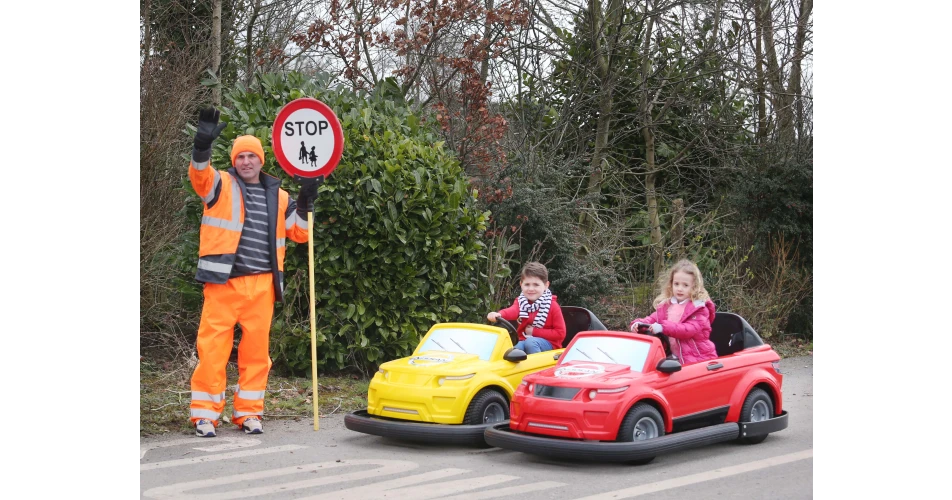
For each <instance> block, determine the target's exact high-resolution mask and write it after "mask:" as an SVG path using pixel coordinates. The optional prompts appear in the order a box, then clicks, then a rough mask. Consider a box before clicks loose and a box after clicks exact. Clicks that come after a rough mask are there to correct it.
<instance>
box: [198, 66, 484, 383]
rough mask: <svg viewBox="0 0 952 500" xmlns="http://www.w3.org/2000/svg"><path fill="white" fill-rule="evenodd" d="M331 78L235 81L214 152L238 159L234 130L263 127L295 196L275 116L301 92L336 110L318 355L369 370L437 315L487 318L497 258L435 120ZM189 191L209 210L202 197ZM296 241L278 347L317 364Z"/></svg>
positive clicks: (318, 217)
mask: <svg viewBox="0 0 952 500" xmlns="http://www.w3.org/2000/svg"><path fill="white" fill-rule="evenodd" d="M325 81H326V80H324V79H322V78H320V77H315V78H308V77H305V76H304V75H301V74H297V73H290V74H287V75H274V74H268V75H262V76H260V77H259V79H258V82H257V84H256V85H255V87H256V88H254V89H245V88H241V87H238V88H236V89H234V90H232V91H230V92H228V93H227V94H226V95H225V99H227V101H228V103H229V104H228V105H226V106H224V107H223V109H222V120H223V121H226V122H228V126H227V127H226V128H225V130H224V131H223V133H222V136H221V137H220V138H219V140H217V141H216V143H215V146H214V148H213V152H212V162H213V165H216V166H222V165H228V164H229V161H230V160H229V156H228V151H229V149H230V146H231V142H232V140H233V139H234V138H235V137H236V136H238V135H241V134H252V135H255V136H257V137H258V138H259V139H261V142H262V144H263V145H264V149H265V157H266V158H265V160H266V161H265V165H264V167H263V169H262V170H263V171H264V172H266V173H268V174H270V175H273V176H275V177H278V178H279V179H281V180H282V187H283V188H284V189H285V190H287V191H288V192H289V193H291V195H292V197H294V196H296V194H297V191H298V187H297V186H296V185H295V183H294V181H293V180H292V179H291V178H290V177H289V176H288V175H287V174H286V173H285V172H284V171H283V170H282V169H281V168H280V166H279V165H278V164H277V162H276V161H275V159H274V154H273V151H272V148H271V141H270V135H271V128H272V125H273V121H274V118H275V116H277V113H278V111H279V109H280V108H281V107H282V106H283V105H284V104H286V103H288V102H290V101H292V100H294V99H297V98H300V97H313V98H315V99H318V100H320V101H322V102H324V103H325V104H327V105H328V106H329V107H330V108H331V109H333V110H334V112H335V114H337V117H338V118H339V119H340V121H341V125H342V128H343V132H344V151H343V156H342V158H341V161H340V164H339V165H338V167H337V169H336V170H335V171H334V172H333V174H331V176H330V177H329V178H328V179H327V181H326V182H325V183H324V184H323V185H322V186H321V187H320V189H319V191H318V199H317V201H316V202H315V215H314V228H313V240H314V287H315V296H316V305H315V309H316V311H315V318H316V319H315V322H316V330H317V356H318V366H319V367H323V368H328V369H330V370H342V369H345V368H358V369H360V370H363V371H365V372H366V371H369V370H372V369H374V368H375V365H376V364H377V363H379V362H382V361H386V360H390V359H394V358H397V357H401V356H406V355H408V354H410V353H411V352H412V350H413V348H414V347H416V345H417V343H418V341H419V339H420V337H421V336H422V335H423V334H424V333H426V331H427V330H428V329H429V328H430V326H432V324H433V323H435V322H440V321H481V318H482V316H483V314H484V312H485V311H484V309H485V306H484V304H483V298H484V297H486V296H487V295H488V293H487V288H486V285H485V280H484V279H481V278H480V276H479V270H480V269H482V268H484V267H485V260H486V256H485V252H484V244H483V243H482V242H481V241H480V236H481V234H482V232H483V231H484V230H485V228H486V219H487V217H488V212H486V213H484V212H481V211H479V210H478V209H477V208H476V205H475V192H474V191H473V190H472V189H470V187H469V185H468V184H467V182H466V180H465V178H464V176H463V175H462V170H461V168H460V166H459V163H458V161H457V160H456V159H455V158H454V156H453V155H452V153H450V152H448V151H447V150H446V149H444V148H443V143H442V141H440V140H439V137H438V135H437V134H436V131H435V129H434V128H431V127H430V126H428V125H427V124H426V123H424V122H423V120H421V119H420V118H419V117H418V116H417V115H415V114H414V113H413V112H412V111H411V110H410V109H409V108H408V107H407V106H406V105H405V104H404V103H403V102H399V101H394V100H390V99H389V98H387V97H384V96H381V95H368V94H365V93H360V94H356V93H353V92H350V91H347V90H342V89H330V88H328V87H327V85H326V84H325V83H324V82H325ZM190 203H191V204H192V206H191V210H192V211H194V213H200V211H201V204H200V202H199V201H198V198H197V197H195V196H194V195H193V196H192V197H190ZM197 230H198V226H197V224H196V225H195V229H194V232H197ZM287 244H288V254H287V257H286V259H285V301H284V303H280V304H278V308H277V310H276V313H275V322H274V326H273V328H272V330H271V341H272V357H273V358H274V361H275V367H276V368H279V369H280V368H283V369H285V370H286V371H289V372H291V373H302V372H304V373H306V372H308V371H309V370H310V366H311V351H310V319H309V278H308V247H307V244H302V245H296V244H295V243H294V242H292V241H290V240H288V241H287ZM193 260H194V258H193ZM193 269H194V268H193Z"/></svg>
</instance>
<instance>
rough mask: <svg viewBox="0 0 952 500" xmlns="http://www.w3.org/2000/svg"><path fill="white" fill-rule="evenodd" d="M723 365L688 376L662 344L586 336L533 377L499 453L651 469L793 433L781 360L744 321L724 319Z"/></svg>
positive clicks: (499, 439) (704, 366) (719, 339)
mask: <svg viewBox="0 0 952 500" xmlns="http://www.w3.org/2000/svg"><path fill="white" fill-rule="evenodd" d="M711 340H712V341H713V342H714V344H715V346H716V347H717V353H718V357H717V358H716V359H712V360H707V361H702V362H699V363H694V364H690V365H687V366H681V363H679V362H678V360H677V359H676V358H674V357H671V356H670V353H668V352H666V350H667V346H668V342H667V338H666V337H665V336H664V335H663V334H662V335H658V336H654V335H651V334H640V333H631V332H618V331H588V332H581V333H579V334H578V335H576V337H575V338H574V339H573V340H572V342H571V343H570V344H569V345H568V347H567V348H566V349H565V351H564V352H563V353H562V354H561V356H560V359H559V362H558V363H557V364H556V365H555V366H554V367H551V368H548V369H546V370H543V371H540V372H537V373H533V374H531V375H527V376H526V377H525V378H523V381H522V383H521V384H520V386H519V387H518V388H517V390H516V392H515V394H514V395H513V398H512V402H511V405H510V421H509V422H508V423H506V422H501V423H498V424H495V425H493V426H491V427H489V428H487V429H486V431H485V436H484V437H485V439H486V443H487V444H489V445H491V446H497V447H500V448H506V449H511V450H517V451H522V452H525V453H531V454H537V455H545V456H549V457H555V458H568V459H573V460H579V459H581V460H592V461H613V462H633V463H648V462H650V461H651V460H652V459H654V457H655V456H657V455H661V454H664V453H669V452H673V451H676V450H680V449H685V448H691V447H696V446H703V445H708V444H713V443H717V442H721V441H730V440H739V441H741V442H746V443H751V444H754V443H759V442H761V441H763V440H764V439H766V437H767V435H768V434H769V433H771V432H776V431H779V430H782V429H785V428H786V427H787V412H786V411H784V410H783V393H782V391H781V386H782V383H783V376H782V375H781V374H780V369H779V362H780V356H779V355H777V353H776V352H774V350H773V349H771V348H770V346H769V345H766V344H764V342H763V340H762V339H761V338H760V336H759V335H757V332H755V331H754V329H753V328H751V326H750V325H749V324H748V323H747V321H745V320H744V319H743V318H741V317H740V316H738V315H736V314H732V313H727V312H718V313H717V314H716V316H715V319H714V324H713V325H712V332H711Z"/></svg>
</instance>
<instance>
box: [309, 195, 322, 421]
mask: <svg viewBox="0 0 952 500" xmlns="http://www.w3.org/2000/svg"><path fill="white" fill-rule="evenodd" d="M307 260H308V265H307V269H308V274H309V275H310V281H311V295H310V296H311V378H312V379H313V380H314V385H313V389H312V390H311V392H312V395H313V396H314V430H315V431H316V430H318V429H319V427H320V425H319V423H318V418H319V415H320V412H319V411H318V409H317V388H318V387H319V386H318V384H317V318H315V317H314V211H313V210H312V211H310V212H308V214H307Z"/></svg>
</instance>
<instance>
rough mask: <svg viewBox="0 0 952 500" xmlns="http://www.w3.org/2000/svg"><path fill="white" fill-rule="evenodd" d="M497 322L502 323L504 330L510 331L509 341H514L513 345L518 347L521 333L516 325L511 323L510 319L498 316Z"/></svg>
mask: <svg viewBox="0 0 952 500" xmlns="http://www.w3.org/2000/svg"><path fill="white" fill-rule="evenodd" d="M496 322H497V323H501V324H502V327H503V328H505V329H506V330H509V339H510V340H512V345H516V343H517V342H519V331H518V330H517V329H516V327H515V325H513V324H512V323H510V322H509V320H508V319H506V318H503V317H502V316H497V317H496Z"/></svg>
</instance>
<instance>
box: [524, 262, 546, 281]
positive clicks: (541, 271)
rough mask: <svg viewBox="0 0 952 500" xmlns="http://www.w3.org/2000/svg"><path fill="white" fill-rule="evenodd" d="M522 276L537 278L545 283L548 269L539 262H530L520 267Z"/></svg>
mask: <svg viewBox="0 0 952 500" xmlns="http://www.w3.org/2000/svg"><path fill="white" fill-rule="evenodd" d="M522 278H523V279H525V278H539V279H540V280H542V282H543V283H545V282H546V281H549V270H548V269H546V267H545V265H544V264H542V263H541V262H530V263H528V264H526V266H525V267H523V268H522Z"/></svg>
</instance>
